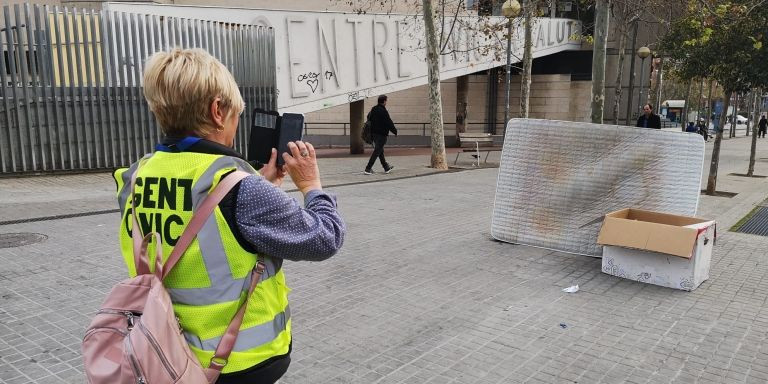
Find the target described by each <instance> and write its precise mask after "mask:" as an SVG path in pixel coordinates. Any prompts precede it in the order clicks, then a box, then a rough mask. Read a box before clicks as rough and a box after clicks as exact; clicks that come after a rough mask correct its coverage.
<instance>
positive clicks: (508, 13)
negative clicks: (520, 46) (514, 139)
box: [494, 0, 520, 129]
mask: <svg viewBox="0 0 768 384" xmlns="http://www.w3.org/2000/svg"><path fill="white" fill-rule="evenodd" d="M501 14H502V15H504V17H506V18H507V73H506V78H507V79H506V80H507V81H506V88H505V92H504V126H506V125H507V120H508V119H509V82H510V78H511V77H512V76H510V75H511V73H512V63H511V55H512V19H514V18H515V17H517V15H519V14H520V3H519V2H518V1H517V0H507V1H505V2H504V4H503V5H502V6H501ZM494 129H495V128H494Z"/></svg>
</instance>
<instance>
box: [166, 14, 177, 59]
mask: <svg viewBox="0 0 768 384" xmlns="http://www.w3.org/2000/svg"><path fill="white" fill-rule="evenodd" d="M175 20H176V18H174V17H166V18H165V19H164V20H163V26H164V28H165V29H166V31H165V39H166V45H165V47H166V49H167V50H169V51H170V50H171V49H172V48H174V47H176V22H175Z"/></svg>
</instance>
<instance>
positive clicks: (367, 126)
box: [360, 112, 373, 144]
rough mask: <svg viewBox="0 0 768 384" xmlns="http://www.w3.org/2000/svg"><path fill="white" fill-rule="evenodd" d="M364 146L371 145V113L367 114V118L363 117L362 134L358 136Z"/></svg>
mask: <svg viewBox="0 0 768 384" xmlns="http://www.w3.org/2000/svg"><path fill="white" fill-rule="evenodd" d="M360 136H361V137H362V139H363V141H364V142H365V143H366V144H373V133H372V132H371V113H370V112H368V116H366V117H365V123H364V124H363V132H362V134H361V135H360Z"/></svg>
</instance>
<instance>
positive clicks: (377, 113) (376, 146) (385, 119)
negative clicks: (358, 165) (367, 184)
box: [363, 95, 397, 175]
mask: <svg viewBox="0 0 768 384" xmlns="http://www.w3.org/2000/svg"><path fill="white" fill-rule="evenodd" d="M368 115H369V116H370V117H369V120H370V122H371V135H372V137H373V153H372V154H371V158H370V159H368V165H366V166H365V170H364V171H363V173H365V174H366V175H370V174H373V164H375V163H376V159H377V158H378V159H379V161H381V166H382V167H383V168H384V173H390V172H392V169H394V168H395V167H393V166H392V165H390V164H389V163H387V160H386V159H385V158H384V145H386V144H387V137H388V136H389V133H390V132H392V133H393V134H394V135H395V136H397V128H395V123H393V122H392V118H390V117H389V112H388V111H387V95H381V96H379V100H378V104H376V105H375V106H374V107H373V108H371V112H370V113H369V114H368Z"/></svg>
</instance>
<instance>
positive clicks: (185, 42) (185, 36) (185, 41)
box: [179, 19, 189, 48]
mask: <svg viewBox="0 0 768 384" xmlns="http://www.w3.org/2000/svg"><path fill="white" fill-rule="evenodd" d="M180 21H181V22H180V23H179V27H180V30H179V38H181V47H182V48H189V20H188V19H181V20H180Z"/></svg>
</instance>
